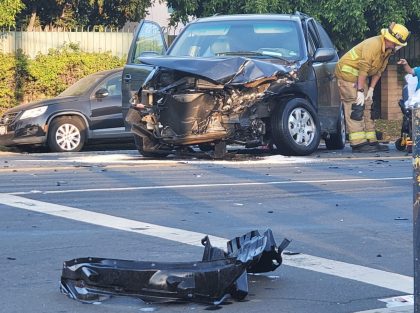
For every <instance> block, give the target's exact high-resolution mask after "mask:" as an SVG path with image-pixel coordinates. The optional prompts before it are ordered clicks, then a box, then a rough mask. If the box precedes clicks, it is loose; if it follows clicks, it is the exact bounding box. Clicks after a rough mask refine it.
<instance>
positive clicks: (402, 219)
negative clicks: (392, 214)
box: [394, 216, 408, 221]
mask: <svg viewBox="0 0 420 313" xmlns="http://www.w3.org/2000/svg"><path fill="white" fill-rule="evenodd" d="M394 220H395V221H408V218H406V217H399V216H398V217H396V218H394Z"/></svg>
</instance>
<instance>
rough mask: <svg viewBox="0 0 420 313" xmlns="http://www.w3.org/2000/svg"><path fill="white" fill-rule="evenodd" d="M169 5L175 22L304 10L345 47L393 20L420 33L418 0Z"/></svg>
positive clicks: (184, 0) (228, 0)
mask: <svg viewBox="0 0 420 313" xmlns="http://www.w3.org/2000/svg"><path fill="white" fill-rule="evenodd" d="M168 5H169V6H170V7H172V8H173V10H174V11H173V13H172V15H171V25H176V24H178V23H179V22H183V23H185V22H187V21H188V20H189V19H191V18H198V17H205V16H212V15H215V14H234V13H238V14H242V13H293V12H295V11H300V12H304V13H306V14H309V15H311V16H314V17H315V18H316V19H317V20H318V21H320V22H321V24H322V25H323V26H324V27H325V28H326V29H327V31H328V33H329V34H330V35H331V36H332V38H333V40H334V42H335V44H336V45H337V47H338V48H339V49H343V50H345V49H348V48H349V47H351V46H352V45H353V44H355V43H356V42H359V41H361V40H363V39H364V38H366V37H370V36H374V35H376V34H379V32H380V30H381V28H384V27H387V26H388V25H389V24H390V22H392V21H395V22H399V23H404V24H405V25H407V27H408V28H409V29H410V30H411V31H412V32H414V33H417V34H419V33H420V25H419V23H418V21H419V19H420V1H418V0H382V1H375V0H289V1H288V0H235V1H232V0H168Z"/></svg>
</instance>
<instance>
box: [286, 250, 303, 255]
mask: <svg viewBox="0 0 420 313" xmlns="http://www.w3.org/2000/svg"><path fill="white" fill-rule="evenodd" d="M283 254H284V255H299V254H300V252H293V251H284V252H283Z"/></svg>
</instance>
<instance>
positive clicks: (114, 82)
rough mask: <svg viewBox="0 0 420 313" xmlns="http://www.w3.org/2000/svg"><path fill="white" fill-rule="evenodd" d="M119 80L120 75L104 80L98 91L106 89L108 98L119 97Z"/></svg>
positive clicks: (120, 78)
mask: <svg viewBox="0 0 420 313" xmlns="http://www.w3.org/2000/svg"><path fill="white" fill-rule="evenodd" d="M121 80H122V77H121V75H117V76H113V77H111V78H110V79H108V80H105V81H104V82H103V83H102V84H101V85H100V86H99V87H98V89H101V88H105V89H107V90H108V92H109V95H110V96H121Z"/></svg>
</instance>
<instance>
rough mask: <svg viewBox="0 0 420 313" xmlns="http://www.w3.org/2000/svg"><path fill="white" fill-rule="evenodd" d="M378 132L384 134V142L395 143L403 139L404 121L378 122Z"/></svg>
mask: <svg viewBox="0 0 420 313" xmlns="http://www.w3.org/2000/svg"><path fill="white" fill-rule="evenodd" d="M375 123H376V130H377V131H380V132H382V140H383V141H395V140H397V139H398V138H400V137H401V123H402V120H376V121H375Z"/></svg>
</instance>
